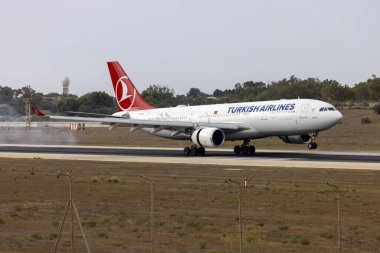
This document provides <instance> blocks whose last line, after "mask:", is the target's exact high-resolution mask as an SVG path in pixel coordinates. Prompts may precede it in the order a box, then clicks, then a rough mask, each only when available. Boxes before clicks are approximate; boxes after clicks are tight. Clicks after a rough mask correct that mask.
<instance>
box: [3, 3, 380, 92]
mask: <svg viewBox="0 0 380 253" xmlns="http://www.w3.org/2000/svg"><path fill="white" fill-rule="evenodd" d="M0 3H1V8H0V85H1V86H5V85H6V86H10V87H12V88H20V87H22V86H25V85H31V87H32V88H33V89H35V90H37V91H40V92H44V93H48V92H58V93H61V92H62V86H61V82H62V79H63V78H64V76H68V77H69V78H70V80H71V86H70V93H72V94H76V95H83V94H85V93H87V92H92V91H106V92H108V93H109V94H111V95H113V88H112V84H111V80H110V77H109V74H108V69H107V65H106V62H107V61H114V60H117V61H119V62H120V63H121V65H122V66H123V67H124V70H125V71H126V72H127V74H128V75H129V76H130V78H131V79H132V80H133V82H134V84H135V86H136V87H137V89H138V90H140V91H142V90H144V89H146V88H147V87H148V86H149V85H154V84H157V85H167V86H169V87H170V88H173V89H174V91H175V93H176V94H185V93H186V92H187V91H188V90H189V89H190V88H191V87H196V88H199V89H201V90H202V91H204V92H207V93H212V92H213V91H214V90H215V89H222V90H223V89H230V88H233V86H234V85H235V84H236V83H238V82H240V83H243V82H245V81H249V80H253V81H263V82H266V83H269V82H271V81H277V80H280V79H282V78H288V77H290V76H291V75H295V76H297V77H300V78H307V77H317V78H319V79H322V80H323V79H335V80H337V81H339V82H340V83H342V84H347V85H350V86H352V85H354V84H355V83H358V82H360V81H365V80H367V79H368V78H369V77H371V75H372V74H376V75H377V76H380V48H379V45H380V29H379V25H380V15H378V10H379V9H380V1H377V0H364V1H357V0H315V1H314V0H287V1H283V0H265V1H264V0H262V1H255V0H250V1H240V0H236V1H225V0H202V1H201V0H191V1H180V0H160V1H157V0H156V1H153V0H152V1H148V0H138V1H129V0H65V1H58V0H33V1H30V0H25V1H22V0H12V1H6V0H0Z"/></svg>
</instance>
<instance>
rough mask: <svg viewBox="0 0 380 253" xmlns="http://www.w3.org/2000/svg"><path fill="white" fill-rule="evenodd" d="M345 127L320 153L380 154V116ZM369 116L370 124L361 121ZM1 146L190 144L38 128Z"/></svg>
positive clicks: (271, 145) (269, 142)
mask: <svg viewBox="0 0 380 253" xmlns="http://www.w3.org/2000/svg"><path fill="white" fill-rule="evenodd" d="M342 113H343V116H344V120H343V123H342V124H339V125H337V126H335V127H334V128H332V129H330V130H328V131H325V132H322V133H320V134H319V136H318V138H317V142H318V145H319V146H318V149H320V150H371V151H380V115H377V114H375V113H374V112H373V111H371V110H343V111H342ZM363 117H368V118H369V119H370V121H371V123H369V124H362V123H361V119H362V118H363ZM0 136H1V137H0V143H31V144H78V145H111V146H143V147H144V146H149V147H159V146H165V147H178V148H183V147H184V146H185V145H189V144H190V143H189V142H182V141H175V140H166V139H162V138H159V137H155V136H152V135H149V134H145V133H142V132H139V131H137V132H130V131H129V128H122V127H121V128H116V129H115V130H113V131H108V129H107V128H87V129H86V130H85V131H79V132H70V131H69V130H68V129H53V130H50V129H34V130H32V131H31V132H26V131H21V130H17V129H11V130H6V129H4V128H3V129H0ZM236 144H240V142H226V143H225V145H224V146H223V147H232V146H234V145H236ZM254 145H255V146H256V148H258V149H306V146H304V145H295V144H286V143H283V142H282V141H281V140H280V139H279V138H277V137H272V138H266V139H260V140H255V141H254Z"/></svg>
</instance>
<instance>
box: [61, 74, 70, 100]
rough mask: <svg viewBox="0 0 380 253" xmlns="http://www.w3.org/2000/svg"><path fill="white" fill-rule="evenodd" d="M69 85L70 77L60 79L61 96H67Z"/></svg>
mask: <svg viewBox="0 0 380 253" xmlns="http://www.w3.org/2000/svg"><path fill="white" fill-rule="evenodd" d="M69 85H70V78H68V77H67V76H65V77H64V78H63V80H62V86H63V90H62V95H63V96H67V95H69V94H70V93H69Z"/></svg>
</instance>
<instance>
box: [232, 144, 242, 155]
mask: <svg viewBox="0 0 380 253" xmlns="http://www.w3.org/2000/svg"><path fill="white" fill-rule="evenodd" d="M240 151H241V147H240V146H235V147H234V152H235V154H240Z"/></svg>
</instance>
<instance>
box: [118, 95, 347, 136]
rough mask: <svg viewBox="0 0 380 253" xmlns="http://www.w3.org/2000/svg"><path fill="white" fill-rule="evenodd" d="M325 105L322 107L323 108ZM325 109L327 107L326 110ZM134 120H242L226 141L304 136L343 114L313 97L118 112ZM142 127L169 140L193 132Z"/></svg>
mask: <svg viewBox="0 0 380 253" xmlns="http://www.w3.org/2000/svg"><path fill="white" fill-rule="evenodd" d="M321 108H322V109H321ZM324 108H326V109H324ZM114 115H115V116H124V117H125V116H126V115H128V117H129V118H131V119H142V120H159V121H183V122H191V123H193V125H194V128H197V124H199V123H210V124H212V123H239V124H240V125H241V124H243V125H245V126H247V128H246V129H244V130H241V131H228V130H225V139H226V140H242V139H257V138H264V137H269V136H290V135H304V134H309V133H311V132H321V131H323V130H326V129H329V128H331V127H333V126H334V125H336V124H337V123H338V122H340V121H341V119H342V114H341V113H340V112H339V111H337V110H336V109H335V108H334V107H333V106H332V105H331V104H328V103H326V102H323V101H319V100H313V99H291V100H285V99H284V100H274V101H260V102H245V103H233V104H214V105H198V106H177V107H170V108H160V109H149V110H141V111H129V112H117V113H115V114H114ZM140 130H142V131H144V132H147V133H151V134H154V135H157V136H160V137H164V138H170V139H182V140H184V139H190V134H185V133H181V134H178V135H174V136H173V131H174V130H165V129H164V130H159V131H157V129H154V128H141V129H140Z"/></svg>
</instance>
